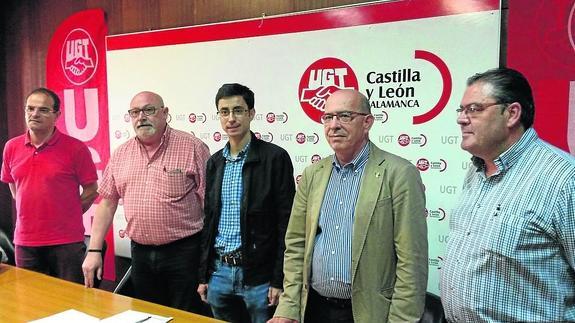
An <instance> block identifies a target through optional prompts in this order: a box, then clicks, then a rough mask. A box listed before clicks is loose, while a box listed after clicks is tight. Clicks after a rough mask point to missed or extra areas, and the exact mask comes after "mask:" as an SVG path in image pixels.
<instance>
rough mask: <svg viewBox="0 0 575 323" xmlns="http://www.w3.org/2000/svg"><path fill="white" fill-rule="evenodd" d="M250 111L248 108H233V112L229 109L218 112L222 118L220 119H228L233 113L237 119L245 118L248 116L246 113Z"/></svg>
mask: <svg viewBox="0 0 575 323" xmlns="http://www.w3.org/2000/svg"><path fill="white" fill-rule="evenodd" d="M248 110H249V109H246V108H239V107H238V108H233V109H232V110H231V111H230V109H228V108H222V109H220V110H218V115H219V116H220V118H227V117H229V116H230V113H233V115H234V116H236V117H243V116H245V115H246V112H248Z"/></svg>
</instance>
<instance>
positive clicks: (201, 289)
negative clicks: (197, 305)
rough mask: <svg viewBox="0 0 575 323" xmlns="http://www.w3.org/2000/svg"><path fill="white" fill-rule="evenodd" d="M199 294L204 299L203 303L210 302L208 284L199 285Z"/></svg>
mask: <svg viewBox="0 0 575 323" xmlns="http://www.w3.org/2000/svg"><path fill="white" fill-rule="evenodd" d="M198 294H199V295H200V298H201V299H202V302H204V303H207V302H208V284H199V285H198Z"/></svg>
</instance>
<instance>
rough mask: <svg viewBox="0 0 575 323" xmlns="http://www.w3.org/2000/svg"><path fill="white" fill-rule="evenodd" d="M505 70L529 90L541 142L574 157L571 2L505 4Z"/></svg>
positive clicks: (574, 19)
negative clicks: (528, 85) (518, 77)
mask: <svg viewBox="0 0 575 323" xmlns="http://www.w3.org/2000/svg"><path fill="white" fill-rule="evenodd" d="M507 66H509V67H511V68H515V69H517V70H519V71H521V72H522V73H523V74H524V75H525V76H526V77H527V79H528V80H529V82H530V83H531V86H532V87H533V95H534V97H535V106H536V108H535V124H534V127H535V129H536V130H537V132H538V133H539V135H540V136H541V138H543V139H545V140H546V141H548V142H550V143H552V144H553V145H555V146H557V147H559V148H561V149H564V150H566V151H570V152H571V154H575V126H573V125H574V124H575V100H573V97H574V95H575V94H574V93H572V92H573V82H575V0H555V1H540V0H510V1H509V25H508V47H507Z"/></svg>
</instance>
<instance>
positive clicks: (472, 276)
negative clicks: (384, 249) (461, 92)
mask: <svg viewBox="0 0 575 323" xmlns="http://www.w3.org/2000/svg"><path fill="white" fill-rule="evenodd" d="M473 161H474V167H472V168H471V169H470V171H469V173H468V174H467V177H466V178H465V181H464V184H463V196H462V197H461V199H460V201H459V203H458V204H457V205H456V208H455V210H454V211H453V215H452V217H451V219H450V223H449V228H450V235H449V241H448V244H447V252H446V258H445V262H444V264H443V268H442V270H441V271H442V272H441V298H442V302H443V305H444V307H445V313H446V316H447V318H448V320H449V321H452V322H486V321H489V322H518V321H521V322H567V321H575V270H574V269H575V157H573V156H571V155H569V154H567V153H565V152H563V151H561V150H559V149H557V148H555V147H553V146H551V145H549V144H548V143H546V142H544V141H542V140H541V139H539V137H538V136H537V133H536V132H535V131H534V130H533V129H531V128H530V129H528V130H527V131H526V132H525V133H524V134H523V136H522V137H521V139H520V140H519V141H518V142H517V143H515V144H514V145H513V146H511V147H510V148H509V149H508V150H507V151H506V152H504V153H503V154H501V155H500V156H499V157H498V158H497V159H496V160H495V163H496V165H497V167H498V171H497V172H496V174H494V175H492V176H490V177H488V178H486V177H485V173H484V164H483V161H482V160H481V159H478V158H476V157H474V158H473Z"/></svg>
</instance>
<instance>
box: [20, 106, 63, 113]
mask: <svg viewBox="0 0 575 323" xmlns="http://www.w3.org/2000/svg"><path fill="white" fill-rule="evenodd" d="M24 111H26V113H29V114H32V113H34V111H38V113H40V114H43V115H49V114H50V113H55V112H56V111H54V110H52V109H50V108H47V107H33V106H29V105H28V106H25V107H24Z"/></svg>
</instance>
